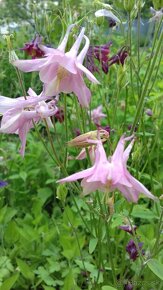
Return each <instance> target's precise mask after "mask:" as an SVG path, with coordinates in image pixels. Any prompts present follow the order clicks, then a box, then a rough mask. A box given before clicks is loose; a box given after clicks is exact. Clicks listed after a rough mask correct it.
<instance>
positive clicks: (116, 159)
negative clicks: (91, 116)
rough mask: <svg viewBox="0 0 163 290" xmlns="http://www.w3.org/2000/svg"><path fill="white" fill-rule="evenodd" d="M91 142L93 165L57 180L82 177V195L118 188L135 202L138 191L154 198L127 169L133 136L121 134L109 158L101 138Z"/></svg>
mask: <svg viewBox="0 0 163 290" xmlns="http://www.w3.org/2000/svg"><path fill="white" fill-rule="evenodd" d="M129 140H132V141H131V143H130V144H129V145H128V147H127V148H126V149H125V148H124V147H125V143H126V141H129ZM92 143H93V144H96V151H95V162H94V165H93V166H92V167H91V168H88V169H86V170H83V171H81V172H78V173H75V174H72V175H70V176H69V177H66V178H63V179H60V180H59V181H58V182H60V183H64V182H72V181H76V180H78V179H82V181H81V186H82V188H83V194H84V195H87V194H89V193H91V192H93V191H95V190H101V191H103V192H111V191H113V190H115V189H118V190H119V191H120V192H121V193H122V194H123V195H124V197H125V198H126V199H127V200H128V201H131V202H137V201H138V197H139V194H140V193H143V194H144V195H145V196H147V197H149V198H151V199H155V197H154V196H153V195H152V194H151V193H150V192H149V191H148V189H147V188H146V187H145V186H144V185H143V184H142V183H140V182H139V181H138V180H137V179H135V178H134V177H133V176H132V175H131V174H130V173H129V171H128V170H127V165H126V163H127V160H128V158H129V154H130V151H131V149H132V146H133V143H134V138H133V136H131V137H128V138H125V137H124V136H122V137H121V138H120V140H119V142H118V145H117V147H116V149H115V152H114V154H113V155H112V156H111V157H110V158H107V156H106V153H105V150H104V148H103V145H102V142H101V140H92Z"/></svg>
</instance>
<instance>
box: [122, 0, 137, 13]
mask: <svg viewBox="0 0 163 290" xmlns="http://www.w3.org/2000/svg"><path fill="white" fill-rule="evenodd" d="M123 5H124V9H125V10H126V11H127V12H131V11H132V10H133V8H134V6H135V0H124V1H123Z"/></svg>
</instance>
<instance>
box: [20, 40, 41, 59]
mask: <svg viewBox="0 0 163 290" xmlns="http://www.w3.org/2000/svg"><path fill="white" fill-rule="evenodd" d="M41 43H42V37H41V36H40V35H36V36H35V38H34V39H33V40H32V41H30V42H27V43H25V45H24V47H23V48H20V49H21V50H24V51H26V53H27V54H28V55H30V56H32V58H33V59H35V58H39V57H43V56H44V55H45V53H44V51H42V50H41V49H40V48H39V44H41Z"/></svg>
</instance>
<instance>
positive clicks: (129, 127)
mask: <svg viewBox="0 0 163 290" xmlns="http://www.w3.org/2000/svg"><path fill="white" fill-rule="evenodd" d="M127 129H128V130H131V129H132V125H131V124H130V125H128V126H127ZM137 130H138V126H135V128H134V132H136V131H137Z"/></svg>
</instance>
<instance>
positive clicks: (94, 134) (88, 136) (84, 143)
mask: <svg viewBox="0 0 163 290" xmlns="http://www.w3.org/2000/svg"><path fill="white" fill-rule="evenodd" d="M98 134H99V137H100V139H101V141H102V142H105V141H106V140H107V139H108V138H109V133H108V132H107V131H106V130H103V129H100V130H99V131H98V130H95V131H90V132H87V133H85V134H82V135H80V136H77V137H76V138H74V139H72V140H70V141H69V142H68V143H67V144H68V146H70V147H79V148H84V147H88V146H90V145H92V140H95V141H96V140H98ZM89 140H91V142H89Z"/></svg>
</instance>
